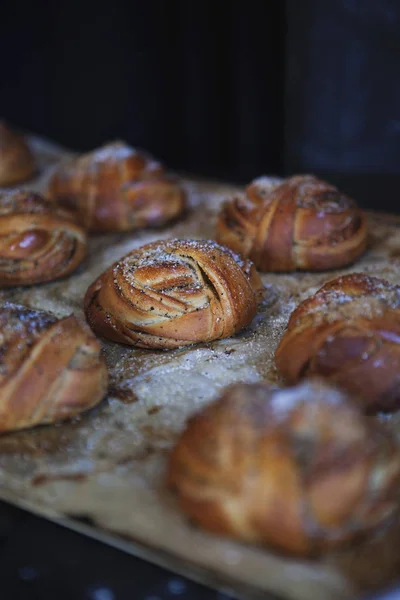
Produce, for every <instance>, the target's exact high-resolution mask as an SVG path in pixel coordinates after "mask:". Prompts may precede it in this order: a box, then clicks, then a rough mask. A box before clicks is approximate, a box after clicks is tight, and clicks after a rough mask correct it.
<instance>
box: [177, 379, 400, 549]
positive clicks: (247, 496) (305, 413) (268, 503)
mask: <svg viewBox="0 0 400 600" xmlns="http://www.w3.org/2000/svg"><path fill="white" fill-rule="evenodd" d="M399 483H400V455H399V449H398V446H397V445H396V443H395V441H394V439H393V438H392V437H391V435H390V433H389V432H388V431H387V429H386V428H383V426H382V425H381V424H379V423H378V422H376V421H375V420H374V419H371V418H368V417H366V416H364V415H362V414H361V413H360V412H359V410H358V409H357V407H356V406H355V405H352V404H351V403H349V402H348V400H347V398H346V396H345V395H344V394H342V393H341V392H340V391H338V390H336V389H334V388H330V387H328V386H326V385H324V384H322V383H320V382H318V381H314V382H310V381H308V382H304V383H301V384H300V385H298V386H297V387H294V388H286V389H280V390H278V389H273V388H270V387H268V386H267V385H265V384H252V385H251V384H247V385H246V384H237V385H235V386H233V387H230V388H228V389H227V390H226V391H225V393H224V394H223V395H222V397H221V398H219V399H218V400H217V401H216V402H214V403H212V404H211V405H208V406H207V407H206V408H204V409H203V410H202V411H201V412H200V413H198V414H197V415H195V416H194V417H192V418H191V419H190V420H189V421H188V423H187V425H186V428H185V430H184V432H183V433H182V434H181V436H180V437H179V439H178V441H177V443H176V446H175V447H174V449H173V451H172V453H171V455H170V459H169V464H168V470H167V484H168V486H169V487H170V488H171V489H173V490H174V491H175V492H176V494H177V498H178V502H179V505H180V507H181V509H182V510H183V511H184V512H185V513H186V514H187V515H188V516H189V517H190V518H191V520H192V521H194V522H195V523H197V524H198V525H200V526H201V527H204V528H205V529H207V530H209V531H212V532H215V533H218V534H223V535H228V536H231V537H235V538H238V539H240V540H244V541H247V542H252V543H257V544H263V545H269V546H273V547H275V548H277V549H279V550H283V551H284V552H286V553H291V554H297V555H312V554H317V553H320V552H322V551H324V550H327V549H328V548H332V547H334V546H337V545H339V544H343V543H349V542H351V541H352V540H354V538H356V537H357V536H359V535H361V534H365V533H367V532H368V531H370V530H372V529H374V528H375V527H377V526H378V525H380V524H382V523H384V522H385V521H387V520H388V519H390V518H391V517H392V516H393V515H394V513H395V511H396V510H397V507H398V505H397V490H398V486H399Z"/></svg>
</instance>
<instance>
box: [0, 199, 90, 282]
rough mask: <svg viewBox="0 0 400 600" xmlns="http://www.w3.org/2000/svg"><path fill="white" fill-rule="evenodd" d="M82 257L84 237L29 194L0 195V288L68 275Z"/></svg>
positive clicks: (66, 217) (48, 205) (63, 215)
mask: <svg viewBox="0 0 400 600" xmlns="http://www.w3.org/2000/svg"><path fill="white" fill-rule="evenodd" d="M85 256H86V233H85V231H84V230H83V229H82V228H81V227H80V226H78V225H76V224H75V223H73V221H72V220H71V216H70V215H68V214H67V213H66V212H65V211H61V210H57V209H56V208H55V207H54V206H53V205H52V204H51V203H50V202H48V201H47V200H44V199H43V198H42V197H41V196H39V195H38V194H35V193H32V192H24V191H15V192H3V193H0V287H11V286H17V285H33V284H36V283H43V282H46V281H53V280H54V279H59V278H60V277H65V276H66V275H69V274H70V273H72V272H73V271H75V269H76V268H77V267H78V265H80V263H81V262H82V261H83V259H84V258H85Z"/></svg>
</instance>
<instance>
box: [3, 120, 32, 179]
mask: <svg viewBox="0 0 400 600" xmlns="http://www.w3.org/2000/svg"><path fill="white" fill-rule="evenodd" d="M34 173H35V160H34V157H33V154H32V152H31V150H30V148H29V146H28V144H27V143H26V141H25V139H24V138H23V137H22V136H21V135H19V134H17V133H15V132H14V131H12V130H11V129H10V128H9V127H8V126H7V125H6V123H5V122H4V121H0V187H8V186H12V185H16V184H17V183H21V182H22V181H26V180H27V179H30V178H31V177H33V175H34Z"/></svg>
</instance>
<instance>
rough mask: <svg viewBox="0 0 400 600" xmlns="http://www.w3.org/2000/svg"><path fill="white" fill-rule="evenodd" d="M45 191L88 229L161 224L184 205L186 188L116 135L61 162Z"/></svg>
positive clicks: (125, 227)
mask: <svg viewBox="0 0 400 600" xmlns="http://www.w3.org/2000/svg"><path fill="white" fill-rule="evenodd" d="M47 195H48V197H49V198H50V199H52V200H54V201H56V202H58V203H59V204H61V205H63V206H67V207H68V208H72V209H73V210H74V211H76V213H77V214H78V216H79V220H80V222H81V223H82V225H84V226H85V227H87V228H88V229H89V230H91V231H127V230H132V229H138V228H141V227H155V226H161V225H164V224H166V223H167V222H169V221H171V220H172V219H175V218H176V217H178V216H179V215H180V214H181V213H182V212H183V211H184V210H185V207H186V197H185V192H184V190H183V189H182V187H181V186H180V184H179V182H178V181H177V180H176V179H175V178H173V177H172V176H169V175H167V174H166V173H165V171H164V168H163V166H162V165H161V163H159V162H158V161H156V160H154V158H153V157H152V156H150V155H148V154H146V153H144V152H142V151H138V150H135V149H134V148H131V147H130V146H128V145H127V144H125V143H124V142H120V141H117V142H113V143H110V144H106V145H105V146H102V147H101V148H98V149H97V150H94V151H93V152H90V153H88V154H83V155H82V156H79V157H77V158H73V159H69V160H68V161H66V162H62V163H61V164H60V165H59V167H58V168H57V169H56V171H55V172H54V174H53V176H52V177H51V179H50V182H49V186H48V191H47Z"/></svg>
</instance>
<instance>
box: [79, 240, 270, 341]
mask: <svg viewBox="0 0 400 600" xmlns="http://www.w3.org/2000/svg"><path fill="white" fill-rule="evenodd" d="M260 290H261V281H260V278H259V276H258V274H257V272H256V270H255V268H254V266H253V265H252V263H251V262H250V261H242V260H241V259H239V258H238V257H236V256H235V255H233V254H232V252H231V251H230V250H227V249H225V248H222V247H221V246H219V245H218V244H216V243H215V242H212V241H200V240H166V241H160V242H155V243H153V244H149V245H146V246H143V247H142V248H138V249H137V250H133V251H132V252H131V253H130V254H128V255H126V256H125V257H123V258H122V259H121V260H119V261H118V262H117V263H115V264H114V265H112V266H111V267H110V268H109V269H108V270H107V271H105V273H103V274H102V275H101V276H100V277H99V278H98V279H97V280H96V281H95V282H94V283H93V284H92V285H91V286H90V287H89V289H88V291H87V293H86V297H85V311H86V317H87V320H88V322H89V324H90V326H91V327H92V329H93V331H94V332H95V333H97V334H99V335H101V336H103V337H105V338H107V339H109V340H112V341H114V342H120V343H123V344H131V345H135V346H140V347H142V348H160V349H168V348H177V347H179V346H186V345H189V344H194V343H196V342H210V341H211V340H216V339H220V338H224V337H229V336H231V335H233V334H234V333H237V332H238V331H240V330H241V329H242V328H243V327H246V326H247V325H248V324H249V323H250V322H251V320H252V319H253V317H254V316H255V314H256V309H257V302H258V299H259V294H260Z"/></svg>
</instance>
